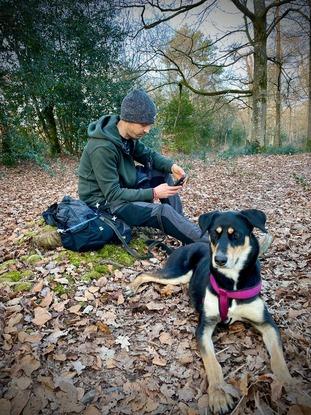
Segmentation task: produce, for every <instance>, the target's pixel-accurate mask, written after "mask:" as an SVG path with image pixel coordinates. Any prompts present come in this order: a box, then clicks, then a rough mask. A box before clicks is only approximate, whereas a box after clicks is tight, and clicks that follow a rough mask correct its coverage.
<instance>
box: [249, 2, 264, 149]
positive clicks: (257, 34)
mask: <svg viewBox="0 0 311 415" xmlns="http://www.w3.org/2000/svg"><path fill="white" fill-rule="evenodd" d="M254 12H255V18H254V21H253V27H254V82H253V114H252V137H251V138H252V143H253V144H254V145H256V146H258V147H263V146H265V145H266V144H267V143H266V123H267V32H266V15H265V1H264V0H256V1H254Z"/></svg>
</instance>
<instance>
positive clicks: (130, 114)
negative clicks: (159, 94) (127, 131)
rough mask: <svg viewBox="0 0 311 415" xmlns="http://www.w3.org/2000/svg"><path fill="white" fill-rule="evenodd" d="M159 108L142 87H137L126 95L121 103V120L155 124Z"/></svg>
mask: <svg viewBox="0 0 311 415" xmlns="http://www.w3.org/2000/svg"><path fill="white" fill-rule="evenodd" d="M156 114H157V108H156V106H155V104H154V102H153V101H152V99H151V98H150V97H149V96H148V95H147V94H146V92H145V91H144V90H142V89H135V90H134V91H132V92H130V93H129V94H127V95H126V97H125V98H124V99H123V101H122V104H121V114H120V118H121V120H124V121H128V122H134V123H138V124H153V123H154V122H155V117H156Z"/></svg>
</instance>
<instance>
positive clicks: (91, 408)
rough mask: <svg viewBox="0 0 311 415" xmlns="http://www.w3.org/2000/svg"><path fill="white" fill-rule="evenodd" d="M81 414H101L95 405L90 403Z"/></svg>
mask: <svg viewBox="0 0 311 415" xmlns="http://www.w3.org/2000/svg"><path fill="white" fill-rule="evenodd" d="M83 415H101V412H100V411H99V410H98V409H97V408H96V406H94V405H91V406H89V407H87V408H86V410H85V411H84V412H83Z"/></svg>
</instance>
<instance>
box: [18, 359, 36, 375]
mask: <svg viewBox="0 0 311 415" xmlns="http://www.w3.org/2000/svg"><path fill="white" fill-rule="evenodd" d="M40 366H41V363H40V362H39V360H37V359H36V358H35V357H34V356H33V355H31V354H27V355H26V356H24V357H23V358H22V359H21V361H20V362H19V367H20V369H22V370H23V371H24V372H25V375H26V376H31V374H32V372H34V371H35V370H37V369H39V367H40Z"/></svg>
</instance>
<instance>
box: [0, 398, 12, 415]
mask: <svg viewBox="0 0 311 415" xmlns="http://www.w3.org/2000/svg"><path fill="white" fill-rule="evenodd" d="M10 412H11V402H10V401H8V400H7V399H3V398H0V414H3V415H7V414H10Z"/></svg>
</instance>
